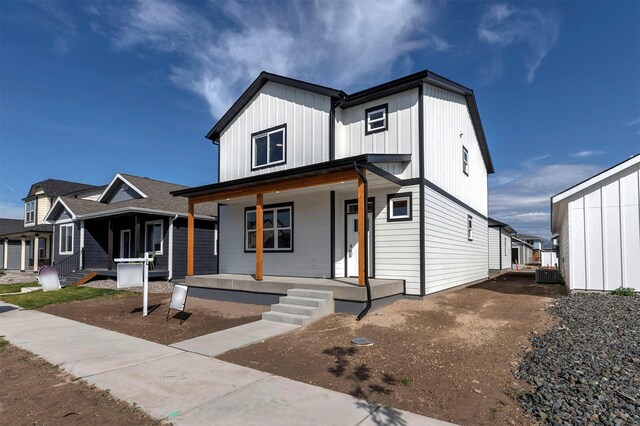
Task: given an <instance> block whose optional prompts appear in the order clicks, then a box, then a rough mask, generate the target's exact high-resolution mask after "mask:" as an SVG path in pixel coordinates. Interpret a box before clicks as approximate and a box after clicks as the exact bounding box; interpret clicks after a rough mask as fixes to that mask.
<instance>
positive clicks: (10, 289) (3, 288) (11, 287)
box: [0, 281, 40, 294]
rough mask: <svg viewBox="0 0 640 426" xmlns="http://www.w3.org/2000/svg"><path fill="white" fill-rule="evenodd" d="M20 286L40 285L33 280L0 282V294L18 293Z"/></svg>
mask: <svg viewBox="0 0 640 426" xmlns="http://www.w3.org/2000/svg"><path fill="white" fill-rule="evenodd" d="M22 287H40V284H38V283H37V282H35V281H33V282H30V283H16V284H0V294H3V293H18V292H19V291H20V290H21V289H22Z"/></svg>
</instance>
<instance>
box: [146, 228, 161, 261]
mask: <svg viewBox="0 0 640 426" xmlns="http://www.w3.org/2000/svg"><path fill="white" fill-rule="evenodd" d="M157 223H159V224H160V251H156V255H161V254H163V252H164V221H163V220H150V221H149V222H145V223H144V251H145V252H149V250H148V248H147V232H148V231H147V229H148V226H149V225H155V224H157ZM149 253H150V252H149Z"/></svg>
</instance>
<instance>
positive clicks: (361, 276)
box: [358, 169, 369, 287]
mask: <svg viewBox="0 0 640 426" xmlns="http://www.w3.org/2000/svg"><path fill="white" fill-rule="evenodd" d="M360 172H361V173H362V174H363V175H364V174H365V173H366V170H365V169H360ZM367 204H368V203H367V199H366V198H365V196H364V180H362V178H360V177H358V285H359V286H360V287H364V285H365V273H366V271H365V267H364V266H365V261H366V250H365V238H364V237H365V232H367V219H368V218H369V214H368V213H369V212H368V211H367V208H368V207H369V206H368V205H367Z"/></svg>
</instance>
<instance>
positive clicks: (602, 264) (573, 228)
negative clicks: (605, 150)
mask: <svg viewBox="0 0 640 426" xmlns="http://www.w3.org/2000/svg"><path fill="white" fill-rule="evenodd" d="M639 199H640V154H637V155H635V156H634V157H631V158H629V159H628V160H626V161H623V162H622V163H620V164H617V165H615V166H613V167H611V168H610V169H608V170H605V171H604V172H602V173H600V174H598V175H596V176H593V177H592V178H590V179H587V180H586V181H584V182H581V183H579V184H577V185H575V186H573V187H571V188H569V189H567V190H565V191H563V192H561V193H559V194H557V195H554V196H553V197H552V198H551V231H552V232H553V233H554V234H558V244H559V255H558V257H559V259H558V261H559V266H560V271H561V273H562V275H563V276H564V280H565V282H566V283H567V286H568V287H569V289H571V290H615V289H616V288H618V287H631V288H635V290H636V291H640V203H639Z"/></svg>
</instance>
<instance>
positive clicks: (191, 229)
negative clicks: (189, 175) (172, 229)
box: [187, 199, 195, 276]
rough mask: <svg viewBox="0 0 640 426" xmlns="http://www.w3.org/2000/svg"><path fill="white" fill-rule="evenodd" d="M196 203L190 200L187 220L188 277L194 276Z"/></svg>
mask: <svg viewBox="0 0 640 426" xmlns="http://www.w3.org/2000/svg"><path fill="white" fill-rule="evenodd" d="M194 211H195V203H194V202H193V201H191V199H189V211H188V215H189V216H188V218H187V275H188V276H192V275H193V253H194V251H193V250H194V237H195V218H194Z"/></svg>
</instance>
